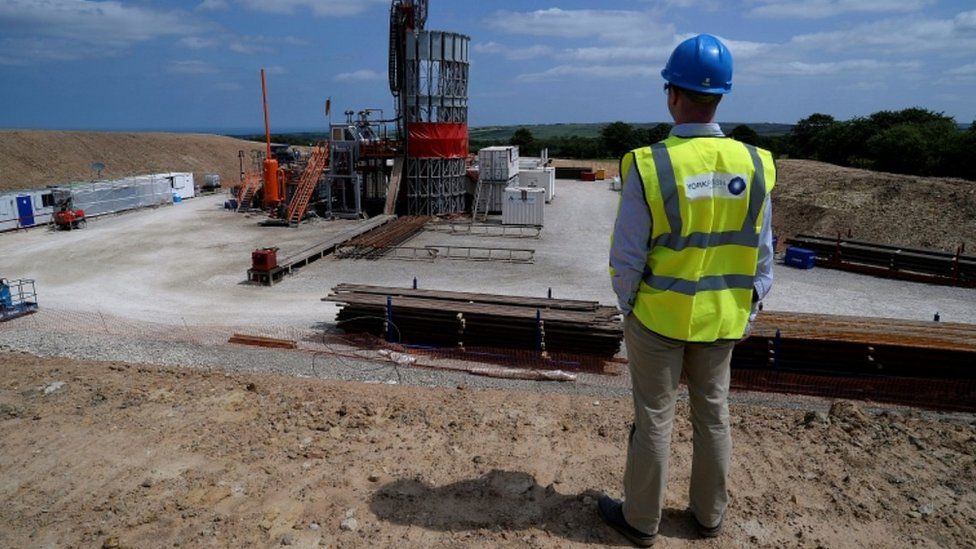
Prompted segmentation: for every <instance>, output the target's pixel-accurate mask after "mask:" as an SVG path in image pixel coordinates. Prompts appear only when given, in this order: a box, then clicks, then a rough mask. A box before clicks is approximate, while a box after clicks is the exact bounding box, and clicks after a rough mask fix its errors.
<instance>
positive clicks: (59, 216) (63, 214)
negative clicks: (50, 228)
mask: <svg viewBox="0 0 976 549" xmlns="http://www.w3.org/2000/svg"><path fill="white" fill-rule="evenodd" d="M87 224H88V221H87V220H86V219H85V211H84V210H72V209H70V208H64V209H62V210H61V211H59V212H55V214H54V226H55V227H57V228H58V229H63V230H67V231H70V230H71V229H80V228H81V227H84V226H85V225H87Z"/></svg>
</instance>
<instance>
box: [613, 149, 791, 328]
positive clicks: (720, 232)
mask: <svg viewBox="0 0 976 549" xmlns="http://www.w3.org/2000/svg"><path fill="white" fill-rule="evenodd" d="M632 154H633V160H634V162H633V163H632V164H629V165H627V167H628V168H636V169H637V170H638V172H639V174H640V176H641V180H642V182H643V185H644V196H645V199H646V201H647V205H648V207H649V208H650V209H651V217H652V224H653V227H652V234H651V235H650V239H649V242H648V244H649V248H650V251H649V253H648V259H647V265H646V266H645V270H644V276H643V281H642V284H641V287H640V288H639V290H638V292H637V296H636V300H635V304H634V314H635V316H637V318H638V319H639V320H640V321H641V323H643V324H644V325H645V326H647V327H648V328H649V329H650V330H652V331H654V332H657V333H659V334H661V335H663V336H666V337H670V338H673V339H679V340H683V341H703V342H705V341H715V340H718V339H738V338H740V337H742V334H743V332H744V330H745V327H746V324H747V322H748V316H749V312H750V309H751V302H752V299H751V298H752V290H753V284H754V282H755V273H756V261H757V257H758V247H759V232H760V231H759V228H760V226H761V224H760V216H761V214H762V209H763V204H764V202H765V200H766V197H767V195H768V194H769V191H771V190H772V188H773V186H774V185H775V171H773V166H772V156H771V155H769V153H768V152H767V151H763V150H761V149H757V148H755V147H753V146H750V145H745V144H743V143H739V142H737V141H734V140H732V139H727V138H691V139H684V138H677V137H671V138H668V139H667V140H665V141H663V142H661V143H656V144H654V145H652V146H651V147H649V148H644V149H638V150H635V151H633V153H632ZM703 176H704V177H711V179H701V178H702V177H703ZM679 177H680V178H681V179H679ZM723 177H725V178H726V179H722V178H723ZM735 177H740V178H742V179H744V180H745V181H748V182H749V183H748V184H747V185H746V184H745V181H742V185H741V187H739V189H741V190H738V192H736V191H733V190H732V187H731V186H730V187H728V189H729V190H728V191H726V190H725V188H723V187H721V186H717V185H716V182H717V181H723V182H725V181H727V182H728V184H729V185H731V183H732V182H734V181H735ZM729 178H731V179H729ZM703 181H707V182H710V183H711V184H712V186H711V187H710V188H709V187H705V188H707V189H708V191H707V192H703V191H701V189H702V186H697V187H686V185H690V184H691V183H699V182H703ZM690 189H696V190H697V191H698V192H692V191H691V190H690ZM746 189H747V190H748V195H747V196H741V195H742V194H743V192H744V191H745V190H746ZM745 200H747V202H745ZM682 206H684V208H685V212H686V213H685V214H683V213H682ZM683 215H688V217H687V218H685V217H684V216H683ZM740 220H741V221H740ZM709 227H710V228H711V229H712V230H708V228H709Z"/></svg>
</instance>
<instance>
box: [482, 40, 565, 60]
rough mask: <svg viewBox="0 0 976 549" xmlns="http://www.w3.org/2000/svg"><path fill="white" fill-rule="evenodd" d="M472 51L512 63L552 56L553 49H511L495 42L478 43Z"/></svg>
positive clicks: (537, 47) (530, 47) (544, 47)
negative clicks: (502, 58)
mask: <svg viewBox="0 0 976 549" xmlns="http://www.w3.org/2000/svg"><path fill="white" fill-rule="evenodd" d="M474 51H476V52H478V53H486V54H489V55H500V56H502V57H504V58H505V59H509V60H512V61H524V60H526V59H535V58H538V57H545V56H548V55H552V52H553V49H552V48H551V47H550V46H542V45H536V46H528V47H524V48H513V47H510V46H504V45H502V44H499V43H497V42H479V43H476V44H475V45H474Z"/></svg>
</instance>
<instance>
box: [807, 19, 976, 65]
mask: <svg viewBox="0 0 976 549" xmlns="http://www.w3.org/2000/svg"><path fill="white" fill-rule="evenodd" d="M974 18H976V16H974ZM967 24H968V14H966V13H964V14H960V15H959V16H957V17H956V18H955V19H931V18H922V17H913V18H900V19H886V20H882V21H877V22H874V23H867V24H863V25H857V26H854V27H851V28H848V29H845V30H839V31H826V32H817V33H811V34H803V35H799V36H795V37H793V39H792V41H791V43H792V44H794V45H797V46H800V47H803V48H806V49H809V50H816V51H828V52H838V53H843V52H849V51H858V52H862V53H863V52H868V51H871V52H878V53H883V54H885V55H891V54H893V53H902V54H912V55H917V54H918V53H920V52H934V51H943V52H948V53H953V54H964V53H967V52H972V51H974V50H976V33H969V32H968V29H967V26H966V25H967Z"/></svg>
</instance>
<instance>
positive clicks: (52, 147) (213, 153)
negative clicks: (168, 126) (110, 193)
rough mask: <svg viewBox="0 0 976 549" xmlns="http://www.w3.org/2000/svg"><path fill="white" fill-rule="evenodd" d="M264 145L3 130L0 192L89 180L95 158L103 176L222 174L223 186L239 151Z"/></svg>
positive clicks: (231, 177)
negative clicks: (178, 173) (164, 173)
mask: <svg viewBox="0 0 976 549" xmlns="http://www.w3.org/2000/svg"><path fill="white" fill-rule="evenodd" d="M262 148H263V147H262V146H261V144H260V143H252V142H250V141H243V140H240V139H234V138H231V137H224V136H219V135H204V134H181V133H123V132H118V133H116V132H68V131H35V130H4V131H0V191H3V190H11V189H29V188H34V187H43V186H45V185H54V184H58V183H70V182H76V181H90V180H91V179H93V178H94V176H95V172H94V171H92V169H91V165H92V163H93V162H101V163H102V164H104V165H105V169H104V170H103V171H102V178H104V179H115V178H120V177H125V176H129V175H141V174H147V173H151V172H157V173H158V172H171V171H177V172H193V175H194V181H195V182H196V184H197V185H202V184H203V181H204V176H205V175H206V174H218V175H220V179H221V182H222V184H223V186H224V188H229V187H231V186H233V185H236V184H237V182H238V180H239V179H240V177H239V175H240V165H239V162H238V158H237V152H238V151H240V150H244V151H250V150H261V149H262Z"/></svg>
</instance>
